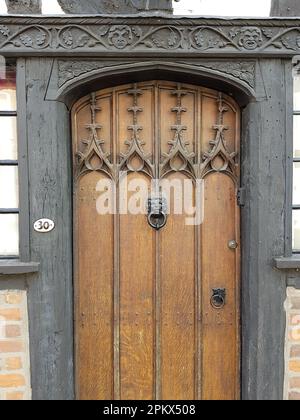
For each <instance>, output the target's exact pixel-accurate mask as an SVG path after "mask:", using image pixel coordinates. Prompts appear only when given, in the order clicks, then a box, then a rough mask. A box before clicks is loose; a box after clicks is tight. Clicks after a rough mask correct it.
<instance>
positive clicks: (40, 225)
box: [33, 219, 55, 233]
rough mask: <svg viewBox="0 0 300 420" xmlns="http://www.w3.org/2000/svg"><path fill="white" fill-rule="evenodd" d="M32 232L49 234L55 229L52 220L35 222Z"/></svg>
mask: <svg viewBox="0 0 300 420" xmlns="http://www.w3.org/2000/svg"><path fill="white" fill-rule="evenodd" d="M33 227H34V230H35V231H36V232H39V233H49V232H51V231H52V230H53V229H54V228H55V224H54V222H53V220H50V219H40V220H37V221H36V222H35V223H34V225H33Z"/></svg>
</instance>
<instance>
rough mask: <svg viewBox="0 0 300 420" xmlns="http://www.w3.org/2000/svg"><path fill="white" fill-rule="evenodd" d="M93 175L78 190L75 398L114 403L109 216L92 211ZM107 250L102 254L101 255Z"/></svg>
mask: <svg viewBox="0 0 300 420" xmlns="http://www.w3.org/2000/svg"><path fill="white" fill-rule="evenodd" d="M103 178H104V176H103V175H101V174H99V173H97V172H92V173H90V174H88V175H85V176H83V177H82V178H81V180H80V183H79V185H78V187H77V194H76V196H77V200H76V201H77V203H76V204H77V209H78V210H77V217H76V219H75V226H76V227H77V229H76V230H77V235H76V241H77V255H76V271H75V272H76V280H75V302H76V312H75V325H76V337H75V343H76V379H77V398H79V399H80V400H87V399H96V400H104V399H112V398H113V324H112V319H113V237H114V236H113V216H112V215H99V214H98V213H97V210H96V199H97V197H98V195H97V194H98V193H96V185H97V182H98V181H99V180H101V179H103ZM104 250H105V252H103V251H104Z"/></svg>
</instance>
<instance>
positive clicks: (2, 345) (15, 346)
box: [0, 341, 24, 353]
mask: <svg viewBox="0 0 300 420" xmlns="http://www.w3.org/2000/svg"><path fill="white" fill-rule="evenodd" d="M23 350H24V348H23V343H22V342H20V341H0V353H19V352H21V351H23Z"/></svg>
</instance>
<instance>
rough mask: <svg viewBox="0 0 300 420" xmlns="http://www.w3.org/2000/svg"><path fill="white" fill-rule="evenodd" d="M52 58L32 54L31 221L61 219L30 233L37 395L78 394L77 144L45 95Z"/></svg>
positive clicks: (63, 111)
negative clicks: (36, 269)
mask: <svg viewBox="0 0 300 420" xmlns="http://www.w3.org/2000/svg"><path fill="white" fill-rule="evenodd" d="M52 61H53V60H52V59H49V58H28V59H26V99H27V103H26V109H27V111H26V122H27V134H28V136H29V137H28V173H29V214H30V220H29V221H30V226H32V224H33V223H34V221H36V220H38V219H40V218H41V217H49V218H50V219H53V220H54V221H55V224H56V229H54V230H53V231H52V232H51V233H50V234H48V235H41V234H38V233H35V232H33V230H31V233H30V250H31V258H32V260H33V261H38V262H40V267H41V269H40V271H39V274H38V275H37V277H35V278H34V279H33V280H32V281H30V282H28V284H29V286H28V287H29V293H28V308H29V325H30V343H31V362H32V363H31V378H32V389H33V399H35V400H57V399H58V400H60V399H63V400H66V399H67V400H68V399H73V398H74V376H73V299H72V297H73V281H72V193H71V190H72V178H71V174H72V172H71V158H70V153H71V152H70V150H71V143H70V141H69V140H70V132H69V113H68V110H67V108H66V106H65V105H64V104H62V103H58V102H51V101H45V99H44V98H45V94H46V90H47V86H48V81H49V75H50V71H51V67H52ZM19 88H21V89H22V86H19V87H18V89H19ZM23 111H24V110H23ZM24 112H25V111H24ZM23 134H24V135H26V130H25V131H24V133H23Z"/></svg>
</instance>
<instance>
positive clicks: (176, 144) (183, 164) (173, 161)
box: [161, 83, 195, 177]
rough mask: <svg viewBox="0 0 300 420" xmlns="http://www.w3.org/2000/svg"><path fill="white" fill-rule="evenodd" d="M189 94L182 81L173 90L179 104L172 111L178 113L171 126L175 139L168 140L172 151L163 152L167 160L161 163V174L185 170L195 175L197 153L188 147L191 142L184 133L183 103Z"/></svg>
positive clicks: (185, 109) (184, 109)
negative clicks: (174, 122) (183, 99)
mask: <svg viewBox="0 0 300 420" xmlns="http://www.w3.org/2000/svg"><path fill="white" fill-rule="evenodd" d="M187 94H188V92H187V91H185V90H182V87H181V84H180V83H179V84H178V85H177V89H176V90H174V91H173V92H172V95H174V96H176V98H177V104H176V106H175V107H173V108H172V112H174V113H176V124H175V125H172V127H171V129H172V130H173V131H174V139H173V140H172V141H170V142H168V144H169V145H170V146H171V148H170V151H169V153H164V154H163V157H164V158H165V160H164V162H163V163H162V165H161V176H165V175H167V174H168V173H170V172H185V173H187V174H189V175H190V176H192V177H194V176H195V171H194V162H193V160H194V157H195V153H193V152H190V151H189V150H188V149H187V146H188V145H189V142H187V141H185V139H184V134H183V133H184V131H186V130H187V127H186V126H185V125H183V124H182V114H183V113H184V112H187V108H185V107H184V106H183V104H182V98H183V97H184V96H186V95H187Z"/></svg>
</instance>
